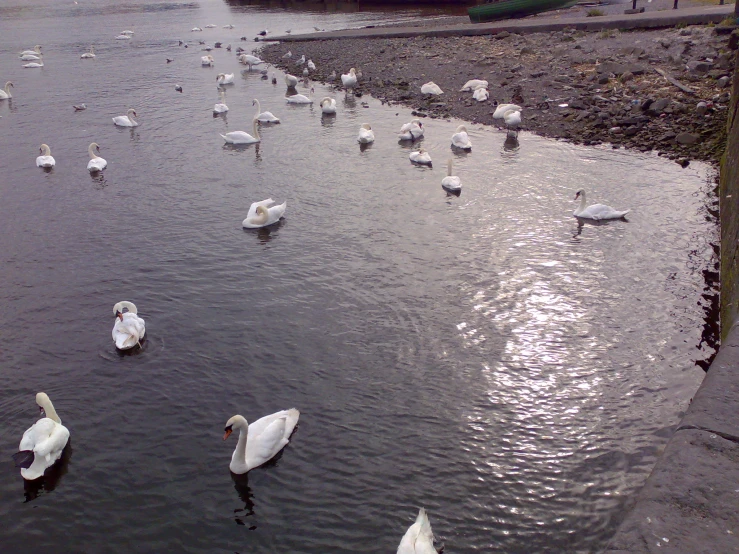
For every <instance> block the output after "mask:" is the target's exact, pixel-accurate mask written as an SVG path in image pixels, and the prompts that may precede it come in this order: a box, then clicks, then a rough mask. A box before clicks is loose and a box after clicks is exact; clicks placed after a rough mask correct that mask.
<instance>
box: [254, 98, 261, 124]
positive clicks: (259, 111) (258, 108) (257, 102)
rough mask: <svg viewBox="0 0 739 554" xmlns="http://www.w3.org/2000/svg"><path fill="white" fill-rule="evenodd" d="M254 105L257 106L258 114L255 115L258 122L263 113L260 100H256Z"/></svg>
mask: <svg viewBox="0 0 739 554" xmlns="http://www.w3.org/2000/svg"><path fill="white" fill-rule="evenodd" d="M254 103H255V104H256V105H257V113H255V114H254V121H256V120H257V118H258V117H259V114H261V113H262V106H261V104H260V103H259V100H257V99H256V98H255V99H254Z"/></svg>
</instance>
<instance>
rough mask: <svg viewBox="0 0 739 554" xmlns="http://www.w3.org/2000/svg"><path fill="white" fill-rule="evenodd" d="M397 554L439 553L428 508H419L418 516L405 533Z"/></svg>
mask: <svg viewBox="0 0 739 554" xmlns="http://www.w3.org/2000/svg"><path fill="white" fill-rule="evenodd" d="M396 554H437V553H436V549H435V548H434V533H433V532H432V531H431V522H430V521H429V518H428V516H427V515H426V510H424V509H423V508H421V509H420V510H418V517H416V521H415V523H414V524H413V525H411V526H410V527H409V528H408V530H407V531H406V532H405V535H403V538H402V539H401V540H400V544H399V545H398V550H397V552H396Z"/></svg>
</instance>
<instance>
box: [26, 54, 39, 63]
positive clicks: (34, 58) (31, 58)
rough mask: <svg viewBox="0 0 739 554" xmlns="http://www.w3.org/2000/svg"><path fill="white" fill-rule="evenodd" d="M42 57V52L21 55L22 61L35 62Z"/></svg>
mask: <svg viewBox="0 0 739 554" xmlns="http://www.w3.org/2000/svg"><path fill="white" fill-rule="evenodd" d="M40 59H41V54H23V55H22V56H21V61H22V62H35V61H37V60H40Z"/></svg>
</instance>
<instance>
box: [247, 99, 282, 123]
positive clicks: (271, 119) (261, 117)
mask: <svg viewBox="0 0 739 554" xmlns="http://www.w3.org/2000/svg"><path fill="white" fill-rule="evenodd" d="M255 104H256V106H257V113H256V114H254V119H256V120H257V121H261V122H262V123H279V122H280V119H279V118H277V117H275V116H274V114H273V113H272V112H263V111H262V106H261V104H259V100H257V99H256V98H255V99H254V100H252V102H251V105H252V106H253V105H255Z"/></svg>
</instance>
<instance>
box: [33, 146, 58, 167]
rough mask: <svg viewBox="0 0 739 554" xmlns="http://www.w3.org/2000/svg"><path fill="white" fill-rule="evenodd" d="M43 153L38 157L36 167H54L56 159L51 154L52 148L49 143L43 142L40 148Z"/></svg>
mask: <svg viewBox="0 0 739 554" xmlns="http://www.w3.org/2000/svg"><path fill="white" fill-rule="evenodd" d="M39 152H40V153H41V155H40V156H39V157H38V158H36V167H54V165H55V164H56V160H55V159H54V157H53V156H52V155H51V149H50V148H49V145H48V144H42V145H41V147H40V148H39Z"/></svg>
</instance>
